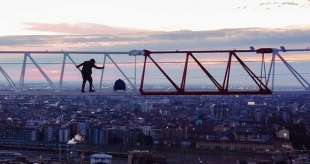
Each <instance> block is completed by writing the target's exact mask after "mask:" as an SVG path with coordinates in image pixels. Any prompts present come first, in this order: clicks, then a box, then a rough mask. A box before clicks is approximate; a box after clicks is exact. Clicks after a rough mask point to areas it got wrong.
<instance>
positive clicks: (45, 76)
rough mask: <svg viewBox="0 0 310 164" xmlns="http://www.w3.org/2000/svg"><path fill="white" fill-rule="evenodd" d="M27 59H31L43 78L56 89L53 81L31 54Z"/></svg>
mask: <svg viewBox="0 0 310 164" xmlns="http://www.w3.org/2000/svg"><path fill="white" fill-rule="evenodd" d="M28 57H29V59H30V60H31V61H32V63H33V64H34V65H35V66H36V67H37V69H38V70H39V71H40V73H41V74H42V75H43V77H44V78H45V80H46V81H47V82H48V84H49V85H50V87H51V88H53V89H56V86H55V85H54V83H53V81H52V80H51V79H50V78H49V77H48V76H47V74H46V73H45V72H44V71H43V69H42V68H41V67H40V66H39V64H38V63H37V62H36V61H35V60H34V59H33V58H32V57H31V55H30V54H29V55H28Z"/></svg>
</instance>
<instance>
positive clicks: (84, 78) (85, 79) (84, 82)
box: [81, 73, 87, 92]
mask: <svg viewBox="0 0 310 164" xmlns="http://www.w3.org/2000/svg"><path fill="white" fill-rule="evenodd" d="M82 78H83V83H82V90H81V91H82V92H85V90H84V89H85V84H86V81H87V78H86V75H85V74H83V73H82Z"/></svg>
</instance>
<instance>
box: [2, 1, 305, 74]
mask: <svg viewBox="0 0 310 164" xmlns="http://www.w3.org/2000/svg"><path fill="white" fill-rule="evenodd" d="M0 20H1V26H0V50H25V51H30V50H84V51H86V50H90V51H96V50H97V51H98V50H102V51H105V50H108V51H128V50H132V49H150V50H190V49H193V50H203V49H238V48H242V49H247V48H249V47H250V46H254V47H257V48H259V47H279V46H286V47H287V48H306V47H309V46H310V22H309V20H310V0H216V1H213V0H212V1H211V0H126V1H124V0H89V1H85V0H65V1H64V0H27V1H20V0H4V1H2V2H1V10H0ZM3 57H4V56H1V57H0V58H3ZM16 58H18V57H17V56H9V57H8V56H5V59H2V61H8V60H10V61H13V60H15V59H16ZM290 58H291V56H290ZM293 58H294V56H293ZM295 58H296V59H298V60H302V59H306V58H307V56H306V57H305V54H301V55H300V56H299V57H298V56H295ZM307 60H308V58H307ZM78 61H79V62H80V61H82V58H80V60H78ZM306 69H307V68H306ZM51 71H52V72H56V71H55V70H51Z"/></svg>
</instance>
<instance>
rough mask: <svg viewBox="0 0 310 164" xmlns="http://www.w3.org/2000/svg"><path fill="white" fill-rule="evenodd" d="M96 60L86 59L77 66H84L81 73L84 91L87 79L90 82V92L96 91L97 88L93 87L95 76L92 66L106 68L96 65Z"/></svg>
mask: <svg viewBox="0 0 310 164" xmlns="http://www.w3.org/2000/svg"><path fill="white" fill-rule="evenodd" d="M95 63H96V61H95V59H90V60H89V61H84V62H83V63H81V64H79V65H77V66H76V68H78V69H79V68H80V67H81V66H83V67H82V70H81V73H82V77H83V83H82V92H84V88H85V84H86V81H88V82H89V92H94V91H95V90H94V89H93V78H92V76H91V74H92V68H93V67H94V68H97V69H104V66H102V67H98V66H96V65H95Z"/></svg>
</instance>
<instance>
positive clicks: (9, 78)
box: [0, 66, 16, 89]
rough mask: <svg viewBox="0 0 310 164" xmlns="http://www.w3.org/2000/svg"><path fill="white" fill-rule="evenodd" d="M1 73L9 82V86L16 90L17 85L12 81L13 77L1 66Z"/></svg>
mask: <svg viewBox="0 0 310 164" xmlns="http://www.w3.org/2000/svg"><path fill="white" fill-rule="evenodd" d="M0 72H1V73H2V75H3V76H4V78H5V79H6V80H7V82H8V83H9V85H10V86H11V87H12V88H13V89H16V85H15V83H14V81H13V80H12V79H11V77H10V76H9V75H8V74H7V73H6V72H5V70H4V69H3V68H2V67H1V66H0Z"/></svg>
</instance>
